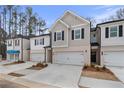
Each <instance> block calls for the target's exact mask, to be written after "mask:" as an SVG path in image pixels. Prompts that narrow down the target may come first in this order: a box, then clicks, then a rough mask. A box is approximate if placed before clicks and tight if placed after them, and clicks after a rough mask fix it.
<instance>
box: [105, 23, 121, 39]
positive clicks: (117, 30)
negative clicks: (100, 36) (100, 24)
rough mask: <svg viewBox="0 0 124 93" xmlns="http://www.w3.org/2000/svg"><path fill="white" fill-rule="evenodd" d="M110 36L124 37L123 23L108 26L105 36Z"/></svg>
mask: <svg viewBox="0 0 124 93" xmlns="http://www.w3.org/2000/svg"><path fill="white" fill-rule="evenodd" d="M109 37H123V25H119V26H111V27H106V28H105V38H109Z"/></svg>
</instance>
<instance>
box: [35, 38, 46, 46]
mask: <svg viewBox="0 0 124 93" xmlns="http://www.w3.org/2000/svg"><path fill="white" fill-rule="evenodd" d="M34 45H35V46H37V45H44V38H42V39H35V40H34Z"/></svg>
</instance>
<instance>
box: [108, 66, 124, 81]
mask: <svg viewBox="0 0 124 93" xmlns="http://www.w3.org/2000/svg"><path fill="white" fill-rule="evenodd" d="M107 68H109V69H110V70H111V71H112V72H113V73H114V74H115V76H116V77H117V78H118V79H119V80H120V81H122V82H123V83H124V67H112V66H108V67H107Z"/></svg>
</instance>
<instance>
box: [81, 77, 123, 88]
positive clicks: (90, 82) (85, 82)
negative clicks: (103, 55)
mask: <svg viewBox="0 0 124 93" xmlns="http://www.w3.org/2000/svg"><path fill="white" fill-rule="evenodd" d="M79 86H83V87H90V88H124V84H123V83H122V82H118V81H111V80H103V79H95V78H89V77H81V79H80V82H79Z"/></svg>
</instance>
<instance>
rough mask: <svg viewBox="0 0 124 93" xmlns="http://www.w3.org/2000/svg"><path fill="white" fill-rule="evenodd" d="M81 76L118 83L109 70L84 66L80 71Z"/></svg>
mask: <svg viewBox="0 0 124 93" xmlns="http://www.w3.org/2000/svg"><path fill="white" fill-rule="evenodd" d="M82 76H86V77H92V78H97V79H105V80H113V81H120V80H119V79H118V78H117V77H116V76H115V75H114V74H113V73H112V72H111V71H110V70H109V69H107V68H105V67H94V66H85V67H84V68H83V70H82Z"/></svg>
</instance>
